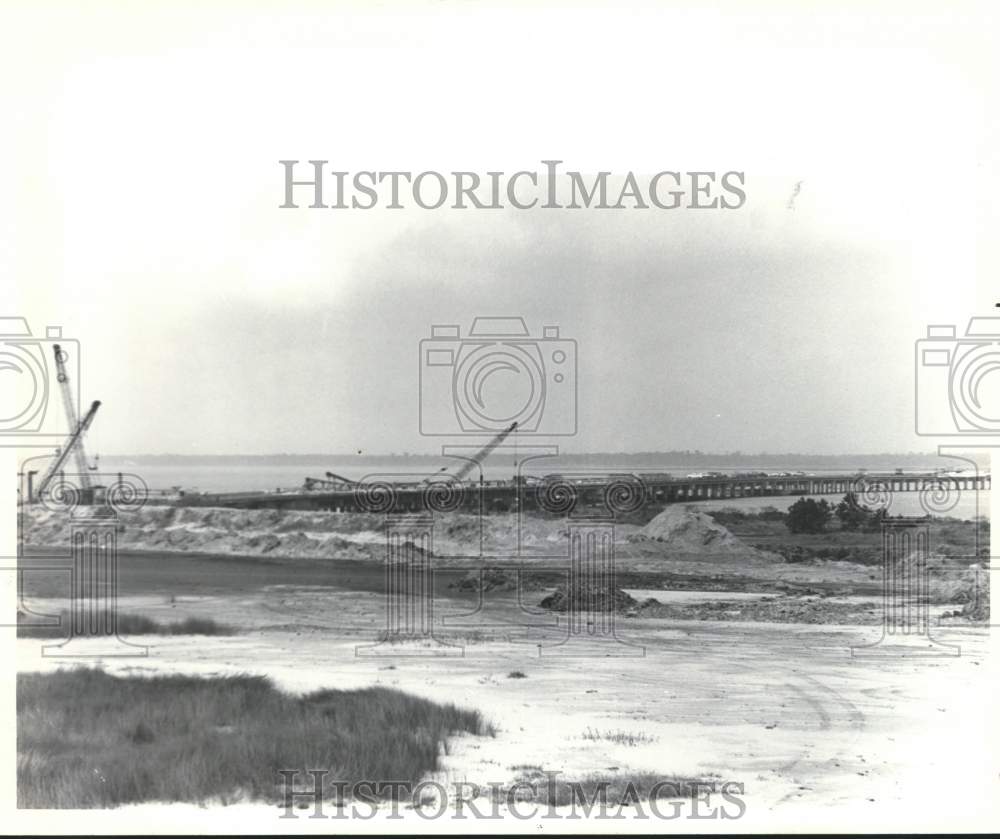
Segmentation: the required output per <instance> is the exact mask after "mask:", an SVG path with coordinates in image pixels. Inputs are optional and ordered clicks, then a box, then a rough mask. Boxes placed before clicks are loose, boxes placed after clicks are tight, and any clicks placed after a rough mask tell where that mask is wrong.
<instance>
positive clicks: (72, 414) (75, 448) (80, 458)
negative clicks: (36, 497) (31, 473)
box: [52, 344, 100, 490]
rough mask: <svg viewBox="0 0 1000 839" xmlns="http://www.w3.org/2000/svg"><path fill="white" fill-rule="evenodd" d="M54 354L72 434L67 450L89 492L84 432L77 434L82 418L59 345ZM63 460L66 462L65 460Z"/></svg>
mask: <svg viewBox="0 0 1000 839" xmlns="http://www.w3.org/2000/svg"><path fill="white" fill-rule="evenodd" d="M52 352H53V353H54V354H55V357H56V380H57V381H58V382H59V387H60V389H61V390H62V400H63V408H65V410H66V425H67V426H68V428H69V433H70V441H68V442H67V444H66V447H65V449H66V450H67V451H71V452H72V453H73V457H74V458H75V460H76V471H77V472H79V474H80V486H81V487H82V488H83V489H84V490H89V489H90V486H91V485H90V475H89V474H88V471H87V452H86V450H85V448H84V445H83V434H82V432H81V433H79V434H78V433H77V431H78V430H79V428H80V418H79V417H78V416H77V415H76V408H75V407H74V405H73V391H72V390H71V389H70V386H69V375H68V374H67V372H66V363H65V359H66V356H65V355H64V354H63V351H62V349H61V348H60V346H59V345H58V344H56V345H55V346H54V347H52ZM95 404H100V403H95ZM91 419H93V417H91ZM88 424H89V423H88ZM63 459H64V460H65V458H63Z"/></svg>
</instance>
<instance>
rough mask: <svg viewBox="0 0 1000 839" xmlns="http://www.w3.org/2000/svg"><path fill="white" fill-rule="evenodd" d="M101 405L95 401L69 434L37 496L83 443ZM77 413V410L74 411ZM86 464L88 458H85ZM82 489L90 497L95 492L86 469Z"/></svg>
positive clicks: (45, 476) (45, 488) (81, 474)
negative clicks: (84, 436)
mask: <svg viewBox="0 0 1000 839" xmlns="http://www.w3.org/2000/svg"><path fill="white" fill-rule="evenodd" d="M100 407H101V403H100V402H94V403H92V404H91V406H90V410H89V411H87V415H86V416H85V417H84V418H83V420H82V421H81V422H79V423H77V425H76V428H75V429H74V430H73V432H72V433H71V434H70V435H69V438H68V439H67V440H66V445H64V446H63V447H62V450H61V451H60V452H59V453H58V454H57V455H56V459H55V460H54V461H52V465H51V466H49V468H48V469H47V470H46V472H45V475H43V476H42V480H41V482H40V483H39V484H38V492H37V495H36V497H37V498H39V499H40V498H41V497H42V496H43V495H44V494H45V491H46V490H47V489H48V488H49V484H50V483H52V479H53V478H54V477H55V476H56V475H58V474H59V473H60V472H61V471H62V468H63V465H64V464H65V463H66V460H67V458H69V456H70V454H71V453H72V452H74V451H77V450H78V449H79V448H80V447H82V445H83V435H84V434H86V433H87V429H88V428H90V424H91V423H92V422H93V421H94V417H95V416H96V415H97V409H98V408H100ZM73 413H74V414H75V413H76V412H75V411H74V412H73ZM84 464H86V460H84ZM80 489H81V495H82V496H83V497H84V498H85V499H88V503H89V497H90V496H91V495H92V493H93V487H92V486H91V483H90V476H89V475H88V474H87V471H86V469H84V470H83V471H82V472H81V473H80Z"/></svg>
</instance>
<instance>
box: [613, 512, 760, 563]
mask: <svg viewBox="0 0 1000 839" xmlns="http://www.w3.org/2000/svg"><path fill="white" fill-rule="evenodd" d="M630 541H633V542H643V541H652V542H662V543H663V544H664V545H665V546H666V547H668V548H670V549H672V550H676V551H678V552H682V553H737V552H739V553H747V552H748V551H749V552H752V551H753V549H752V548H749V547H748V546H747V545H745V544H744V543H743V542H741V541H740V540H739V539H737V538H736V537H735V536H733V534H732V533H730V532H729V531H728V530H727V529H726V528H724V527H723V526H722V525H721V524H718V523H717V522H716V521H715V520H714V519H713V518H712V517H711V516H708V515H706V514H705V513H700V512H697V511H696V510H692V509H690V508H687V507H679V506H670V507H667V508H666V509H665V510H664V511H663V512H662V513H660V514H659V515H658V516H657V517H656V518H654V519H653V520H652V521H651V522H649V524H647V525H646V526H645V527H644V528H643V529H642V530H640V531H639V532H638V533H636V534H633V535H632V536H631V537H630Z"/></svg>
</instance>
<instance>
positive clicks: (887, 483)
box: [151, 472, 990, 514]
mask: <svg viewBox="0 0 1000 839" xmlns="http://www.w3.org/2000/svg"><path fill="white" fill-rule="evenodd" d="M306 486H307V487H308V488H303V489H300V490H279V491H273V492H231V493H196V494H184V495H183V496H181V497H179V498H177V499H174V501H173V503H177V504H180V505H183V506H206V507H237V508H242V509H265V508H272V509H291V510H327V511H334V512H384V513H389V512H400V513H402V512H420V511H424V510H432V511H441V512H447V511H450V510H464V511H469V512H475V511H481V512H487V513H489V512H506V511H510V510H515V509H522V510H539V511H542V512H545V511H548V512H553V513H563V514H566V513H569V512H570V511H572V510H573V509H576V508H579V507H598V508H599V507H602V506H603V507H605V508H608V509H609V510H610V511H612V512H629V511H632V510H637V509H639V508H641V507H644V506H648V505H663V504H669V503H675V502H691V501H704V500H709V499H720V498H749V497H755V496H796V495H798V496H806V495H834V494H839V495H845V494H847V493H849V492H853V493H855V494H856V495H857V496H858V498H859V502H860V503H866V501H870V502H871V503H872V504H873V506H877V505H878V501H877V499H878V498H879V497H883V496H886V495H889V494H895V493H902V492H917V493H925V494H926V495H927V496H929V497H931V498H940V499H942V506H944V503H943V499H945V498H946V497H951V496H953V495H954V494H956V493H964V492H973V491H983V490H989V489H990V475H989V474H988V473H978V474H971V473H970V474H968V475H966V474H957V475H944V474H941V473H940V472H926V473H907V474H903V475H900V474H896V473H892V474H874V473H867V474H864V475H859V474H858V473H853V474H838V475H830V474H823V475H818V474H812V475H767V476H757V475H731V476H729V475H726V476H716V475H713V476H706V477H697V478H694V477H677V476H675V475H668V474H663V473H655V472H620V473H619V472H614V473H613V472H608V473H604V474H596V473H594V474H587V475H581V474H577V473H568V474H564V473H551V474H547V475H542V476H538V477H535V476H520V477H515V478H513V479H511V480H504V481H487V480H475V479H473V480H458V479H456V478H455V477H454V476H450V475H445V474H438V475H434V476H431V477H430V478H428V479H423V480H420V479H414V480H412V481H405V482H404V481H390V480H386V479H384V478H382V477H380V476H371V477H370V478H368V479H362V480H360V481H347V480H344V479H341V481H340V482H337V481H335V480H333V479H329V480H328V481H326V482H324V483H323V484H322V485H318V484H317V482H316V480H315V479H313V480H312V482H307V485H306ZM151 500H152V499H151Z"/></svg>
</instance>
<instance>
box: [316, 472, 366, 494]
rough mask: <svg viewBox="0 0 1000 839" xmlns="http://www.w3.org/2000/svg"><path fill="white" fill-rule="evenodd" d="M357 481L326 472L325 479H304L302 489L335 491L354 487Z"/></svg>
mask: <svg viewBox="0 0 1000 839" xmlns="http://www.w3.org/2000/svg"><path fill="white" fill-rule="evenodd" d="M356 483H357V481H352V480H351V479H350V478H345V477H344V476H343V475H338V474H337V473H336V472H327V473H326V477H325V478H306V479H305V482H304V488H305V489H306V490H311V489H316V488H317V487H318V488H320V489H337V488H338V487H343V486H345V485H346V486H354V485H355V484H356Z"/></svg>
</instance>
